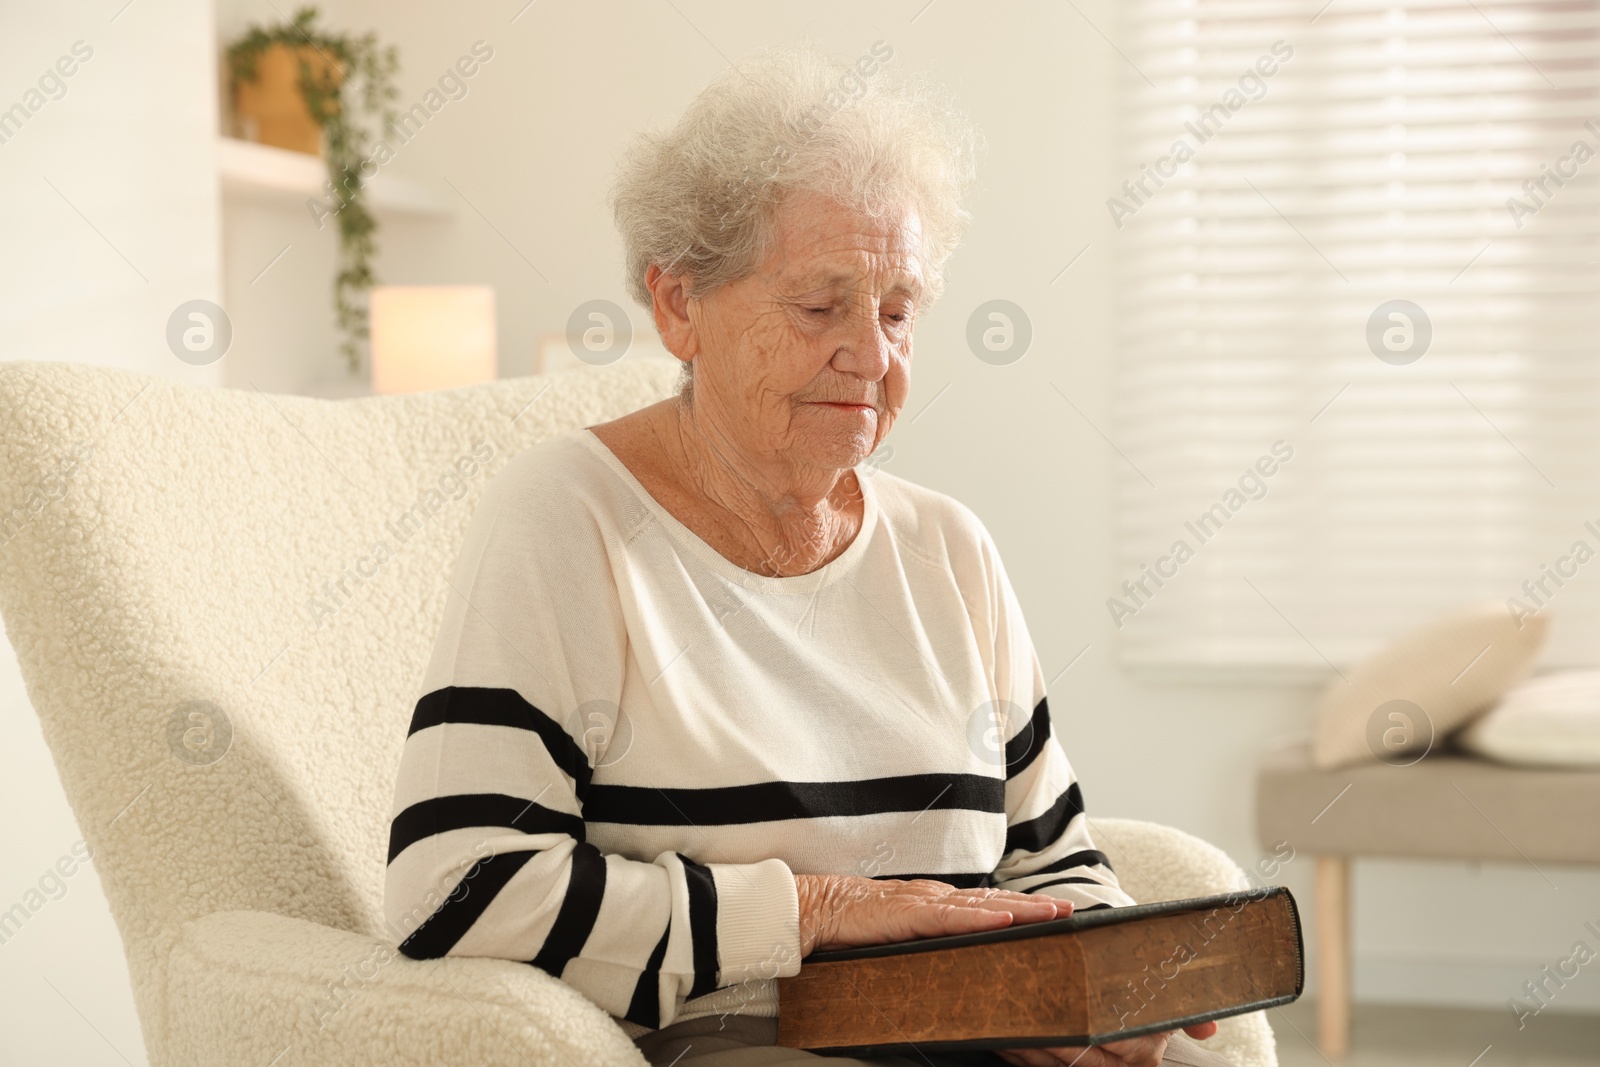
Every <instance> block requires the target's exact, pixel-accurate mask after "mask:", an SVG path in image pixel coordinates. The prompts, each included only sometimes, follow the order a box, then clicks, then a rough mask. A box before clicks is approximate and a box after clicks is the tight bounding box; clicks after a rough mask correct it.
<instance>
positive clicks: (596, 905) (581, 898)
mask: <svg viewBox="0 0 1600 1067" xmlns="http://www.w3.org/2000/svg"><path fill="white" fill-rule="evenodd" d="M570 864H571V870H570V872H569V873H568V875H567V891H566V894H565V895H564V896H562V898H561V910H560V911H558V912H557V913H556V920H555V922H553V923H551V924H550V932H549V933H548V934H546V935H545V939H544V946H543V947H542V948H540V949H539V954H538V955H537V956H535V957H534V958H533V959H531V960H529V961H528V962H529V963H532V964H533V965H534V966H535V967H537V968H539V969H540V970H542V971H545V972H547V973H549V974H552V975H554V976H555V977H557V978H560V977H561V972H562V971H563V970H565V969H566V966H567V963H568V962H569V961H571V960H572V958H573V957H574V956H576V955H577V954H578V953H580V952H582V951H583V946H584V944H585V942H587V941H588V940H589V934H590V933H592V932H593V930H594V923H595V920H596V919H597V918H599V916H600V901H601V900H602V899H603V898H604V897H605V894H606V860H605V857H604V856H602V855H600V850H599V849H597V848H595V847H594V846H593V845H591V844H589V843H588V842H587V841H584V842H580V843H579V845H578V847H577V848H575V849H573V850H572V859H571V861H570Z"/></svg>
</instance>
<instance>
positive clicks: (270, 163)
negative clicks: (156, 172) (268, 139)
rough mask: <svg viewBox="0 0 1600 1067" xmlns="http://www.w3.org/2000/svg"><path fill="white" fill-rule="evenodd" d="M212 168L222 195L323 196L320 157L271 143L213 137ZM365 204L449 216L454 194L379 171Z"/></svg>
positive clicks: (298, 198)
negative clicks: (214, 152)
mask: <svg viewBox="0 0 1600 1067" xmlns="http://www.w3.org/2000/svg"><path fill="white" fill-rule="evenodd" d="M217 171H218V173H219V175H220V176H221V178H222V188H223V191H224V192H225V193H234V194H240V195H247V196H257V197H264V198H269V199H280V200H285V201H298V202H304V200H305V199H306V198H307V197H312V196H319V197H320V196H322V195H323V189H322V187H323V183H324V182H325V181H327V172H326V171H325V170H324V169H323V165H322V159H321V158H320V157H318V156H308V155H306V154H305V153H304V152H291V151H289V150H288V149H284V148H274V147H272V146H271V145H264V144H256V143H255V142H253V141H241V140H239V139H238V138H237V137H218V138H217ZM367 193H368V196H369V198H370V199H369V203H370V204H371V205H372V207H373V208H374V209H375V210H377V211H380V212H385V211H387V212H395V213H397V214H405V215H423V216H431V217H433V218H451V217H453V216H454V215H455V213H456V204H455V198H454V197H452V196H449V195H447V194H444V193H440V192H438V191H436V190H434V189H430V188H429V187H427V186H426V185H422V184H420V183H418V182H414V181H411V180H409V179H407V178H401V177H398V176H396V175H392V174H384V173H381V172H380V173H379V174H378V176H377V177H375V178H373V179H372V181H371V183H370V184H368V186H367Z"/></svg>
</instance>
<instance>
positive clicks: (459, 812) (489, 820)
mask: <svg viewBox="0 0 1600 1067" xmlns="http://www.w3.org/2000/svg"><path fill="white" fill-rule="evenodd" d="M472 826H481V827H484V828H495V829H511V830H520V831H522V832H523V833H525V834H566V835H567V836H568V837H571V838H574V839H576V840H578V841H582V840H583V819H582V817H581V816H578V815H568V814H567V813H566V812H562V811H552V810H551V809H549V808H547V807H545V806H543V805H542V804H535V803H533V802H532V801H530V800H523V799H522V798H521V797H508V796H506V795H505V794H504V793H458V794H454V795H451V796H442V797H431V798H429V799H428V800H422V801H418V802H417V803H415V804H413V805H411V806H410V807H409V808H407V809H406V810H405V811H402V812H401V813H400V814H399V815H396V816H395V817H394V822H392V823H390V825H389V862H390V863H393V862H394V858H395V857H396V856H398V855H400V853H402V852H404V851H405V850H406V849H407V848H409V847H410V846H412V845H414V844H415V843H417V842H418V841H421V840H422V839H423V838H425V837H432V836H433V835H435V834H442V833H445V832H447V831H450V830H462V829H465V828H467V827H472Z"/></svg>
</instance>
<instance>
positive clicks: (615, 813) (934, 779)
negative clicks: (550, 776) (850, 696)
mask: <svg viewBox="0 0 1600 1067" xmlns="http://www.w3.org/2000/svg"><path fill="white" fill-rule="evenodd" d="M934 808H943V809H964V810H970V811H985V812H1004V811H1005V810H1006V802H1005V783H1004V782H1002V781H1001V780H1000V779H998V778H990V777H988V776H986V775H981V774H906V775H899V776H896V777H893V778H864V779H858V780H855V781H845V782H756V783H753V784H751V785H733V786H722V787H718V788H709V789H659V788H652V787H648V786H635V785H596V786H594V787H593V788H592V789H591V790H590V792H589V797H588V799H587V800H586V801H585V803H584V806H583V817H584V818H585V819H586V820H588V821H589V822H591V823H594V822H607V823H617V824H620V825H624V826H735V825H748V824H750V823H758V822H777V821H779V820H783V819H820V818H827V817H829V816H840V815H875V814H878V813H880V812H894V811H926V810H929V809H934Z"/></svg>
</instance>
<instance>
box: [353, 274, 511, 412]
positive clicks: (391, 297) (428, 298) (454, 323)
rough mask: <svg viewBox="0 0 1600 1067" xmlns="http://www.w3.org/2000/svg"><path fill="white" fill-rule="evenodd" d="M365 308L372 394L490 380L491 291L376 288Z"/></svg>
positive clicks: (450, 287) (492, 355)
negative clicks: (367, 309)
mask: <svg viewBox="0 0 1600 1067" xmlns="http://www.w3.org/2000/svg"><path fill="white" fill-rule="evenodd" d="M368 306H369V311H370V315H371V320H370V322H371V327H372V390H373V392H375V393H417V392H426V391H430V390H434V389H458V388H460V387H462V386H466V385H477V384H478V383H479V382H488V381H493V380H494V378H495V373H496V368H495V329H494V289H493V287H491V286H487V285H379V286H374V287H373V289H372V296H371V302H370V304H369V305H368Z"/></svg>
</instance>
